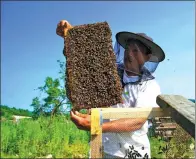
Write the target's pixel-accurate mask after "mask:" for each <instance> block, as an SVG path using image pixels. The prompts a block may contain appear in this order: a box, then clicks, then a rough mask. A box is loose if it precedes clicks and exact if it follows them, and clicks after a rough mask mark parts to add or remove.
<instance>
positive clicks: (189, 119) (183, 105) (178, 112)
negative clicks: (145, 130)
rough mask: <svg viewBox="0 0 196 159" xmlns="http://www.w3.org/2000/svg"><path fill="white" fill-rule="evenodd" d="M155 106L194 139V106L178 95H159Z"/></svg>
mask: <svg viewBox="0 0 196 159" xmlns="http://www.w3.org/2000/svg"><path fill="white" fill-rule="evenodd" d="M157 104H158V105H159V106H160V107H161V108H162V109H164V110H165V111H166V112H168V113H169V115H170V116H171V117H172V119H174V120H175V122H176V123H177V124H179V125H180V126H181V127H182V128H183V129H185V130H186V131H187V132H188V133H189V134H190V135H191V136H192V137H193V138H195V104H194V103H193V102H191V101H189V100H188V99H186V98H184V97H183V96H180V95H159V96H158V97H157Z"/></svg>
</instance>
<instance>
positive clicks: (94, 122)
mask: <svg viewBox="0 0 196 159" xmlns="http://www.w3.org/2000/svg"><path fill="white" fill-rule="evenodd" d="M90 153H91V158H102V154H103V150H102V126H101V121H100V109H99V108H92V109H91V152H90Z"/></svg>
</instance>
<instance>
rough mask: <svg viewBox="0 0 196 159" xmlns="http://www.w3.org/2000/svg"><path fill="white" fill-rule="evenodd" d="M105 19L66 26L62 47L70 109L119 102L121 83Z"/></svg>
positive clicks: (102, 105) (107, 105)
mask: <svg viewBox="0 0 196 159" xmlns="http://www.w3.org/2000/svg"><path fill="white" fill-rule="evenodd" d="M111 36H112V33H111V30H110V27H109V25H108V23H107V22H99V23H94V24H84V25H78V26H74V27H73V28H71V29H69V30H68V32H67V36H66V42H65V46H64V53H63V54H64V55H65V56H66V75H67V81H66V82H67V84H66V90H67V96H68V98H69V99H70V100H71V102H72V104H73V109H75V110H80V109H90V108H100V107H110V106H111V105H115V104H117V103H121V102H122V100H121V93H122V86H121V82H120V77H119V76H118V72H117V67H116V63H115V62H116V57H115V54H114V51H113V47H112V40H111Z"/></svg>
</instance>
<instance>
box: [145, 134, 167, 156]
mask: <svg viewBox="0 0 196 159" xmlns="http://www.w3.org/2000/svg"><path fill="white" fill-rule="evenodd" d="M149 139H150V147H151V158H166V157H165V154H163V153H162V154H159V152H160V149H159V147H160V146H162V147H165V145H166V143H167V142H165V141H163V140H159V138H156V137H151V138H149Z"/></svg>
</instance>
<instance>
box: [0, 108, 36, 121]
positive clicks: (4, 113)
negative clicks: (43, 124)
mask: <svg viewBox="0 0 196 159" xmlns="http://www.w3.org/2000/svg"><path fill="white" fill-rule="evenodd" d="M0 115H1V118H2V117H4V118H6V119H12V116H13V115H19V116H29V117H31V116H32V112H31V111H29V110H27V109H26V110H24V109H20V108H15V107H12V108H11V107H9V106H7V105H1V111H0Z"/></svg>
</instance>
